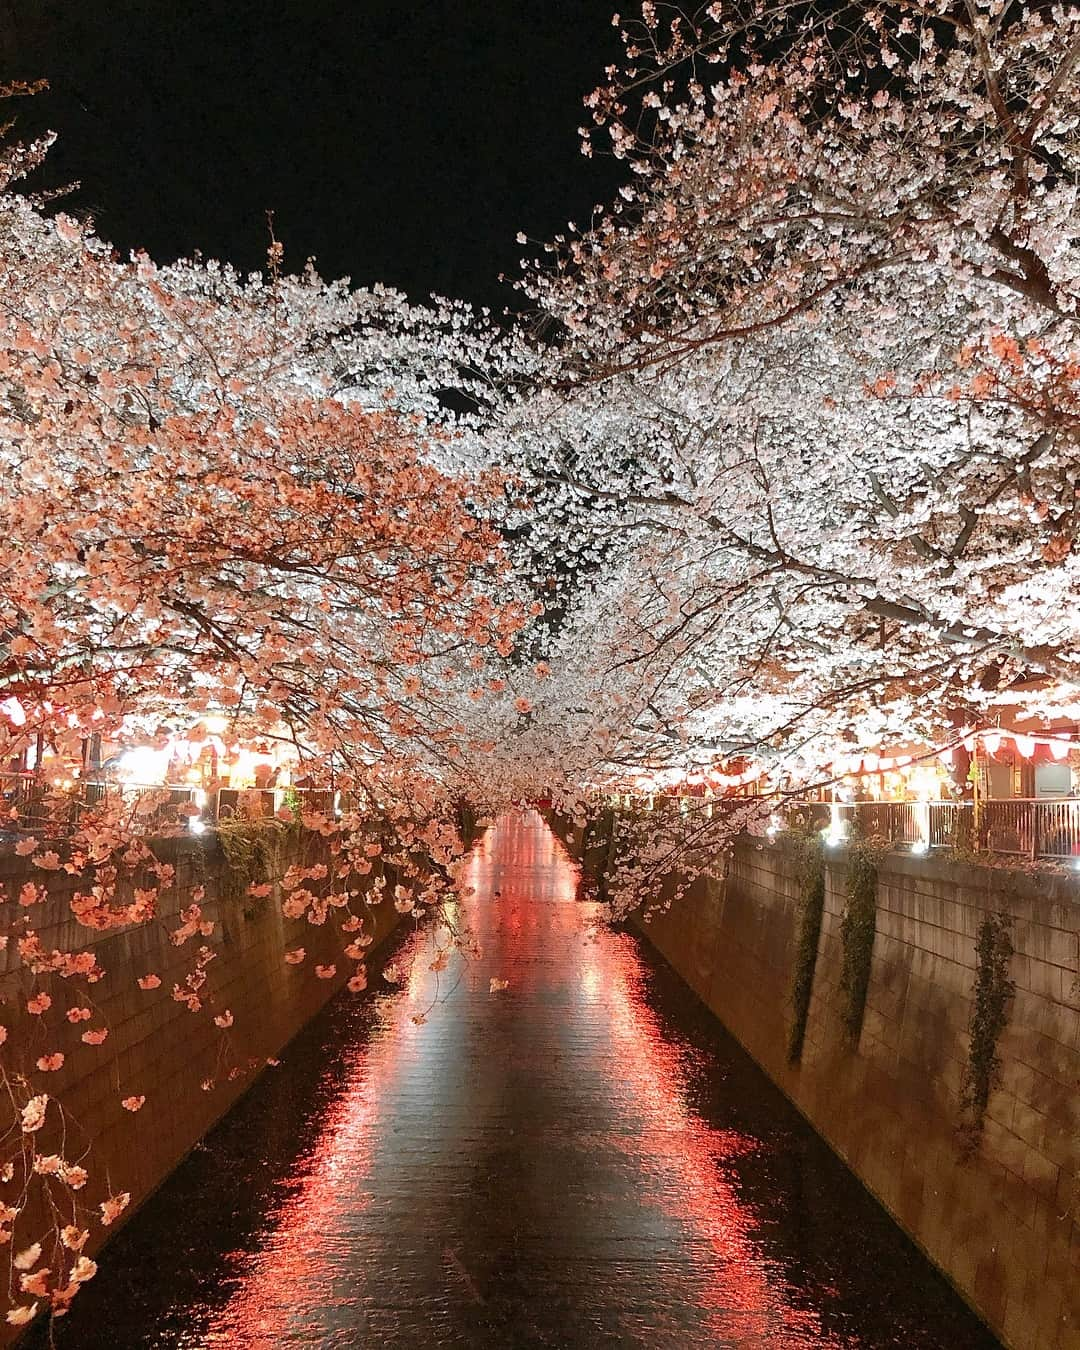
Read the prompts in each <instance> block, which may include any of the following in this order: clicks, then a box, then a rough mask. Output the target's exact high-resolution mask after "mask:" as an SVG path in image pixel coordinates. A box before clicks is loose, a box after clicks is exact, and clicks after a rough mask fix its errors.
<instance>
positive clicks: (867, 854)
mask: <svg viewBox="0 0 1080 1350" xmlns="http://www.w3.org/2000/svg"><path fill="white" fill-rule="evenodd" d="M877 859H878V854H877V851H876V850H875V849H873V848H872V847H871V846H870V845H869V844H866V843H862V842H859V841H856V842H855V843H853V844H852V845H851V847H850V848H849V849H848V875H847V900H846V903H845V905H844V917H843V919H842V920H841V923H840V941H841V944H842V946H843V949H844V959H843V965H842V966H841V969H840V989H841V991H842V993H843V994H844V1005H843V1007H842V1009H841V1012H840V1020H841V1021H842V1023H843V1025H844V1030H845V1031H846V1032H847V1035H848V1038H849V1040H850V1041H851V1042H852V1044H857V1043H858V1040H859V1034H860V1032H861V1031H862V1024H863V1013H864V1012H865V1010H866V993H867V990H868V989H869V987H870V963H871V960H872V959H873V955H874V935H875V932H876V930H877Z"/></svg>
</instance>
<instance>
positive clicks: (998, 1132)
mask: <svg viewBox="0 0 1080 1350" xmlns="http://www.w3.org/2000/svg"><path fill="white" fill-rule="evenodd" d="M553 824H554V826H555V828H556V829H557V832H559V833H560V834H561V835H562V836H563V837H564V838H565V839H566V842H567V843H568V846H569V847H570V848H571V850H572V851H573V850H574V848H575V846H577V847H578V848H580V842H581V841H580V831H576V830H575V829H574V828H573V827H572V825H570V824H569V822H566V821H562V822H560V821H554V822H553ZM845 887H846V867H845V861H844V857H843V854H842V852H840V853H838V854H837V855H834V857H833V858H832V859H831V860H830V862H829V863H828V865H827V869H826V896H825V913H824V916H823V920H822V929H821V936H820V939H819V945H818V955H817V965H816V968H815V976H814V987H813V994H812V998H811V1004H810V1012H809V1019H808V1023H807V1029H806V1040H805V1044H804V1048H803V1053H802V1059H801V1062H800V1063H799V1064H797V1065H790V1064H788V1062H787V1044H788V1031H789V1027H790V1024H791V1017H792V1010H791V1005H790V993H791V985H792V978H793V972H794V960H795V951H796V944H797V933H798V896H799V878H798V864H797V862H796V859H795V857H794V856H793V854H792V853H791V852H790V850H788V849H787V848H785V847H784V845H783V843H782V841H778V842H777V843H776V844H766V843H763V842H760V841H755V840H743V841H741V842H740V843H739V844H738V846H737V847H736V849H735V852H734V855H733V857H732V859H731V862H730V866H729V870H728V875H727V877H726V879H725V880H724V881H723V882H699V883H697V884H696V885H695V886H694V888H693V889H692V892H691V894H690V895H689V896H687V897H686V898H685V899H684V900H682V901H679V902H677V903H676V904H675V905H674V906H673V907H672V908H671V909H670V910H669V911H667V912H666V913H659V914H656V915H654V917H652V918H651V919H650V920H649V921H648V922H647V923H643V922H642V920H641V917H640V916H637V917H636V918H635V919H634V923H635V924H636V926H637V927H638V928H639V930H640V931H641V932H642V933H643V934H644V936H645V937H646V938H647V939H648V940H649V941H650V942H652V943H653V944H654V945H655V946H656V947H657V948H658V949H659V950H660V951H661V952H662V953H663V955H664V956H665V957H666V958H667V959H668V960H669V961H670V962H671V964H672V965H673V966H674V967H675V968H676V969H677V970H678V971H679V972H680V973H681V974H682V975H683V977H684V978H685V979H686V980H687V982H688V983H689V984H690V985H691V986H692V988H693V989H694V990H695V991H696V992H697V994H698V995H699V996H700V997H701V999H702V1000H703V1001H704V1002H705V1003H706V1004H707V1005H708V1006H709V1007H710V1008H711V1009H712V1010H713V1011H714V1012H715V1013H716V1014H717V1016H718V1017H719V1018H720V1019H721V1021H722V1022H723V1023H724V1025H725V1026H726V1027H727V1028H728V1029H729V1030H730V1031H731V1032H732V1033H733V1034H734V1035H735V1036H736V1037H737V1038H738V1039H739V1041H741V1043H742V1044H743V1045H744V1046H745V1048H746V1049H747V1050H748V1051H749V1053H750V1054H751V1055H752V1056H753V1057H754V1058H755V1059H756V1060H757V1061H758V1063H759V1064H760V1065H761V1066H762V1067H763V1068H764V1069H765V1071H766V1072H767V1073H768V1074H769V1075H770V1077H771V1078H772V1079H773V1081H774V1082H776V1083H777V1084H778V1085H779V1086H780V1087H781V1088H782V1089H783V1091H784V1092H785V1093H786V1094H787V1095H788V1096H789V1097H790V1098H791V1100H792V1101H793V1102H794V1104H795V1105H796V1106H797V1107H798V1108H799V1109H800V1110H801V1111H802V1113H803V1114H804V1115H805V1116H806V1118H807V1119H808V1120H809V1122H810V1123H811V1125H813V1127H814V1128H815V1129H816V1130H817V1131H818V1133H819V1134H821V1135H822V1136H823V1137H824V1138H825V1139H826V1140H827V1141H828V1142H829V1144H830V1145H831V1146H832V1147H833V1148H834V1149H835V1150H836V1152H837V1153H838V1154H840V1155H841V1157H843V1158H844V1159H845V1161H846V1162H847V1163H848V1165H849V1166H850V1167H851V1168H852V1170H853V1171H854V1172H855V1173H856V1174H857V1175H858V1176H859V1177H860V1179H861V1180H862V1181H863V1182H864V1184H865V1185H866V1186H867V1187H868V1188H869V1189H870V1190H871V1191H872V1192H873V1193H874V1194H875V1195H876V1196H877V1197H878V1198H879V1200H880V1201H881V1202H882V1203H883V1204H884V1205H885V1206H886V1208H887V1209H889V1210H890V1211H891V1212H892V1214H893V1215H894V1216H895V1218H896V1219H897V1221H898V1222H899V1223H900V1224H901V1226H902V1227H903V1228H904V1229H905V1230H906V1231H907V1232H908V1233H909V1234H910V1235H911V1237H912V1238H913V1239H914V1240H915V1241H916V1242H917V1243H918V1244H919V1246H920V1247H921V1248H922V1249H923V1250H924V1251H925V1252H926V1254H927V1255H928V1256H929V1258H930V1259H931V1260H932V1261H933V1262H934V1263H935V1264H936V1265H937V1266H938V1267H939V1268H940V1269H941V1270H942V1271H943V1272H944V1273H945V1274H946V1275H947V1276H948V1277H949V1278H950V1279H951V1280H952V1281H953V1283H954V1284H955V1286H956V1287H957V1289H958V1290H959V1291H960V1293H961V1294H962V1295H963V1296H964V1297H965V1298H966V1299H967V1300H968V1302H969V1303H970V1304H971V1305H972V1306H973V1307H974V1308H975V1309H976V1310H977V1311H978V1312H979V1313H980V1315H981V1316H982V1317H983V1318H984V1319H985V1320H986V1322H987V1323H988V1324H989V1325H990V1326H991V1328H992V1329H993V1330H994V1331H995V1333H996V1334H997V1335H998V1336H999V1337H1000V1338H1001V1339H1002V1340H1003V1341H1004V1342H1005V1344H1006V1345H1008V1346H1011V1347H1014V1350H1080V1180H1078V1176H1080V978H1078V970H1080V967H1078V959H1080V936H1078V934H1080V883H1078V881H1077V879H1076V878H1075V877H1070V876H1055V875H1053V874H1051V873H1043V874H1029V873H1025V872H1024V871H1022V870H1019V869H1011V868H1001V867H993V866H974V865H964V864H960V863H958V862H953V861H949V860H947V859H945V858H944V857H941V858H939V857H930V858H926V857H914V856H910V855H899V854H896V855H889V856H887V857H886V858H885V860H884V861H883V862H882V864H881V866H880V868H879V874H878V896H877V920H876V934H875V939H874V949H873V963H872V971H871V978H870V985H869V991H868V995H867V1003H866V1011H865V1016H864V1020H863V1025H862V1030H861V1034H860V1038H859V1042H858V1045H857V1046H854V1047H853V1046H851V1044H850V1043H849V1041H848V1040H847V1039H846V1037H845V1035H844V1032H843V1028H842V1023H841V1015H840V1014H841V994H840V987H839V984H840V970H841V963H842V948H841V942H840V923H841V918H842V915H843V910H844V902H845ZM1000 911H1004V912H1006V913H1007V914H1008V915H1009V916H1010V918H1011V921H1012V925H1011V927H1012V940H1013V944H1014V947H1015V954H1014V955H1013V957H1012V960H1011V968H1010V974H1011V978H1012V979H1013V981H1014V982H1015V985H1016V994H1015V998H1014V999H1013V1002H1012V1007H1011V1010H1010V1016H1009V1022H1008V1025H1007V1027H1006V1029H1005V1031H1004V1032H1003V1034H1002V1036H1001V1039H1000V1041H999V1044H998V1053H999V1055H1000V1058H1001V1061H1002V1073H1001V1080H1000V1084H999V1086H998V1087H997V1089H996V1090H995V1091H994V1092H993V1094H992V1095H991V1098H990V1103H989V1110H988V1113H987V1117H986V1121H985V1126H984V1130H983V1136H982V1140H981V1144H980V1147H979V1149H978V1151H977V1153H976V1154H975V1155H974V1156H973V1157H971V1158H968V1159H965V1158H964V1157H963V1156H962V1152H961V1148H960V1138H959V1134H958V1127H959V1126H960V1124H961V1121H962V1116H961V1108H960V1100H959V1095H960V1084H961V1078H962V1074H963V1072H964V1066H965V1064H966V1062H967V1058H968V1025H969V1018H970V1013H971V1006H972V996H973V991H974V983H975V974H976V952H975V937H976V933H977V930H978V927H979V924H980V923H981V921H982V919H983V917H984V916H985V915H986V914H987V913H988V912H1000Z"/></svg>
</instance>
